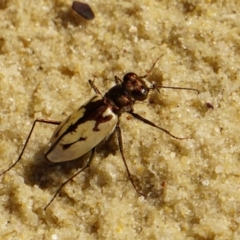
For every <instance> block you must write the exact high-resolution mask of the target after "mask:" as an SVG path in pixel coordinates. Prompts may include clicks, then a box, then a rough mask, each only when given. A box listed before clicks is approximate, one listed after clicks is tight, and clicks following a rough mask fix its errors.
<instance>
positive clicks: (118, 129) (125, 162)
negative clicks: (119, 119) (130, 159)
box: [116, 124, 146, 197]
mask: <svg viewBox="0 0 240 240" xmlns="http://www.w3.org/2000/svg"><path fill="white" fill-rule="evenodd" d="M116 133H117V138H118V145H119V149H120V153H121V155H122V160H123V163H124V165H125V168H126V171H127V175H128V178H129V180H130V182H131V183H132V185H133V187H134V189H135V190H136V191H137V193H138V194H139V195H142V196H143V197H146V196H145V195H144V194H143V193H142V192H140V191H139V190H138V188H137V186H136V185H135V183H134V181H133V179H132V175H131V173H130V171H129V168H128V165H127V161H126V159H125V156H124V153H123V143H122V131H121V128H120V126H119V124H117V126H116Z"/></svg>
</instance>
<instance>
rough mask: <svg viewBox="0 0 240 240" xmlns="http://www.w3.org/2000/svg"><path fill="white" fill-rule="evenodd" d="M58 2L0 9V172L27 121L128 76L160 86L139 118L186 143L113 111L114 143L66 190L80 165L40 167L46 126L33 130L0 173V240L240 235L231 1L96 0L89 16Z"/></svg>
mask: <svg viewBox="0 0 240 240" xmlns="http://www.w3.org/2000/svg"><path fill="white" fill-rule="evenodd" d="M71 4H72V2H71V1H66V0H55V1H52V0H39V1H22V0H8V1H6V0H1V1H0V107H1V108H0V143H1V144H0V170H1V171H0V172H2V171H3V170H5V169H6V168H7V167H8V166H10V165H11V164H12V163H13V162H14V161H15V160H16V159H17V157H18V155H19V153H20V151H21V149H22V146H23V144H24V142H25V140H26V138H27V135H28V133H29V131H30V128H31V126H32V123H33V121H34V119H36V118H43V119H52V120H57V121H62V120H64V119H65V118H66V117H67V116H68V115H69V114H71V112H72V111H73V110H75V109H77V108H79V107H80V106H81V105H82V104H83V103H84V102H86V100H88V99H89V98H90V97H91V96H93V95H94V91H93V90H92V89H91V87H90V86H89V83H88V79H93V76H94V75H95V76H97V78H96V79H95V84H96V85H97V86H98V88H99V90H100V91H101V92H102V93H105V92H106V91H107V90H108V89H109V88H110V87H112V86H113V85H114V84H115V82H114V76H115V75H117V76H119V77H120V78H122V77H123V75H124V73H126V72H129V71H134V72H135V73H137V74H138V75H144V74H145V73H146V71H147V70H148V69H149V68H150V67H151V66H152V64H153V62H154V61H155V60H156V59H157V58H158V57H160V59H159V61H158V63H157V64H156V66H155V68H154V70H153V72H152V74H151V76H149V78H148V79H149V81H150V82H152V81H155V82H156V83H157V84H163V85H166V86H179V87H192V88H197V89H198V90H199V91H200V94H196V93H195V92H189V91H180V90H168V89H161V91H160V94H159V93H158V92H157V91H155V92H152V93H151V94H150V96H149V98H148V99H147V100H146V101H145V102H138V103H136V105H135V108H134V109H135V112H137V113H139V114H140V115H142V116H144V117H146V118H148V119H149V120H151V121H153V122H154V123H156V124H157V125H159V126H161V127H163V128H165V129H167V130H169V131H170V132H171V133H172V134H174V135H176V136H179V137H189V139H187V140H176V139H173V138H171V137H170V136H169V135H167V134H165V133H163V132H162V131H160V130H157V129H154V128H152V127H150V126H148V125H146V124H143V123H142V122H140V121H138V120H134V119H133V118H131V117H129V115H128V114H124V115H122V116H121V127H122V131H123V142H124V151H125V155H126V159H127V162H128V165H129V169H130V171H131V173H132V174H133V175H134V179H135V183H136V185H137V186H138V187H139V188H140V189H141V190H142V191H143V192H144V193H145V194H146V195H147V198H146V199H144V198H143V197H141V196H139V195H138V194H137V193H136V191H135V190H134V189H133V187H132V185H131V183H130V181H129V180H128V178H127V176H126V170H125V167H124V165H123V162H122V159H121V155H120V152H119V150H118V145H117V140H116V136H115V135H113V137H111V138H110V139H109V140H108V141H107V142H106V143H103V144H101V145H100V146H99V148H98V150H97V154H96V156H95V158H94V161H93V162H92V165H91V167H90V168H89V169H88V170H86V171H85V172H83V173H82V174H81V175H79V176H77V177H76V178H75V179H74V180H73V181H71V182H70V183H69V184H68V185H67V186H66V187H65V188H64V189H62V191H61V194H60V195H59V196H57V198H56V199H55V200H54V202H53V203H52V204H51V205H50V206H49V208H48V209H47V211H44V210H43V209H44V207H45V206H46V204H47V203H48V202H49V200H50V199H51V197H52V196H53V195H54V193H55V192H56V190H57V188H58V187H59V186H60V184H61V183H62V182H63V181H64V180H66V179H68V178H69V177H70V176H71V175H72V174H73V173H75V172H76V171H77V170H78V169H79V167H80V166H81V164H82V162H83V161H84V160H85V159H86V156H85V157H83V158H81V159H80V160H79V161H74V162H69V163H62V164H57V165H52V166H51V165H49V164H48V163H47V162H46V161H45V158H44V154H43V151H44V146H45V145H46V144H47V143H48V141H49V138H50V137H51V134H52V133H53V131H54V128H55V126H52V125H48V124H37V125H36V128H35V130H34V133H33V135H32V137H31V139H30V142H29V144H28V146H27V148H26V151H25V153H24V155H23V157H22V160H21V162H20V163H18V164H17V165H16V166H15V167H14V168H13V169H12V170H11V171H9V172H7V173H6V174H5V175H4V176H2V177H1V178H0V213H1V214H0V239H3V240H5V239H12V240H13V239H14V240H16V239H28V240H29V239H39V240H40V239H53V240H56V239H111V240H114V239H121V240H123V239H139V240H140V239H143V240H146V239H151V240H152V239H153V240H154V239H167V240H171V239H174V240H180V239H184V240H186V239H188V240H190V239H199V240H202V239H218V240H219V239H240V228H239V224H240V157H239V156H240V123H239V119H240V97H239V94H240V89H239V86H240V3H239V1H237V0H235V1H231V0H229V1H223V0H218V1H211V0H205V1H204V0H199V1H190V0H189V1H188V0H179V1H173V0H170V1H169V0H163V1H160V0H159V1H157V0H141V1H127V0H126V1H123V0H120V1H113V0H106V1H100V0H92V1H90V2H89V4H90V5H91V7H92V9H93V11H94V12H95V16H96V17H95V19H94V20H92V21H87V20H84V19H83V18H81V17H80V16H78V15H77V14H74V13H73V12H72V11H71Z"/></svg>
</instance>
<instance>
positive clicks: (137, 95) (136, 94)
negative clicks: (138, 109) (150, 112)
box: [132, 86, 148, 101]
mask: <svg viewBox="0 0 240 240" xmlns="http://www.w3.org/2000/svg"><path fill="white" fill-rule="evenodd" d="M147 95H148V88H145V87H143V86H142V87H140V89H136V90H134V91H133V92H132V96H133V98H134V99H136V100H139V101H143V100H145V99H146V98H147Z"/></svg>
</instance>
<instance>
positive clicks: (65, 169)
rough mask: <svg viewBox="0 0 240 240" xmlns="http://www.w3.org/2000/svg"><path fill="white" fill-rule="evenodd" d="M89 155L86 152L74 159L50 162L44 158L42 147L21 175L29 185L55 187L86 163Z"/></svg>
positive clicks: (42, 187)
mask: <svg viewBox="0 0 240 240" xmlns="http://www.w3.org/2000/svg"><path fill="white" fill-rule="evenodd" d="M89 156H90V153H87V154H85V155H83V156H82V157H80V158H78V159H76V160H72V161H68V162H61V163H50V162H49V161H48V160H47V159H46V158H45V156H44V153H43V149H41V150H39V151H38V152H37V153H36V154H35V156H34V160H35V161H34V162H31V163H29V164H28V166H27V167H26V168H24V172H23V177H24V179H25V183H26V184H27V185H30V186H34V185H38V186H39V188H41V189H47V188H51V187H53V186H54V187H55V186H56V185H59V186H60V185H61V184H62V183H63V182H64V181H65V180H67V179H68V178H70V177H71V176H72V175H73V174H74V173H76V172H77V171H78V170H79V169H81V168H82V167H83V166H84V165H85V164H86V162H87V161H88V159H89ZM86 171H87V170H86ZM56 179H57V180H56Z"/></svg>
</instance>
